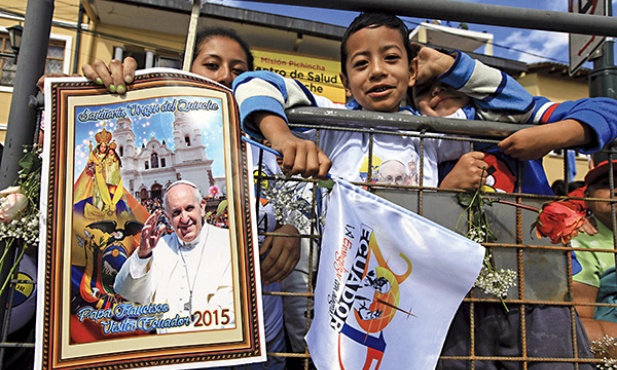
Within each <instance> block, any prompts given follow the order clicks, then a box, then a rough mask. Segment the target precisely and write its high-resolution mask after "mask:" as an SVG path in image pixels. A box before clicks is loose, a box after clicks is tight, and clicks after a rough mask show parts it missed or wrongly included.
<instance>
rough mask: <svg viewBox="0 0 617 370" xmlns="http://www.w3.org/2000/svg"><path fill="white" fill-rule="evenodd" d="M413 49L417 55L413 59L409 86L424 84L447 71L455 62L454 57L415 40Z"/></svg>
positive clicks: (412, 45)
mask: <svg viewBox="0 0 617 370" xmlns="http://www.w3.org/2000/svg"><path fill="white" fill-rule="evenodd" d="M411 47H412V49H414V50H415V51H416V52H417V56H416V57H415V58H413V59H412V61H411V67H412V77H411V81H410V83H409V86H414V85H416V84H423V83H425V82H427V81H429V80H430V79H432V78H435V77H437V76H439V75H440V74H442V73H444V72H446V71H447V70H449V69H450V67H452V64H454V57H452V56H451V55H448V54H444V53H442V52H440V51H437V50H435V49H432V48H429V47H427V46H423V45H420V44H418V43H415V42H413V43H412V44H411Z"/></svg>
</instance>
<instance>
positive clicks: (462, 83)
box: [438, 52, 535, 122]
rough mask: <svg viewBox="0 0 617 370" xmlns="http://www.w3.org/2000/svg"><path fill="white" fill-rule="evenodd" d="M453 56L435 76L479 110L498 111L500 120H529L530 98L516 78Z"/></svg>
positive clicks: (468, 59)
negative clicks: (472, 101) (470, 100)
mask: <svg viewBox="0 0 617 370" xmlns="http://www.w3.org/2000/svg"><path fill="white" fill-rule="evenodd" d="M454 56H455V60H454V62H453V64H452V66H451V67H450V68H449V69H448V70H447V71H446V72H444V73H442V74H441V75H440V76H439V77H438V79H439V80H440V81H441V82H443V83H445V84H447V85H449V86H451V87H453V88H455V89H457V90H459V91H461V92H462V93H464V94H466V95H468V96H469V97H471V98H472V99H473V100H474V104H475V105H476V106H477V107H479V108H480V109H481V110H484V111H497V112H499V120H500V121H512V122H524V121H527V120H528V119H529V118H530V117H531V114H532V112H533V109H534V107H535V105H534V99H533V96H532V95H531V94H529V92H527V90H525V89H524V88H523V87H522V86H521V85H520V84H519V83H518V82H517V81H516V80H515V79H513V78H512V77H510V76H509V75H508V74H506V73H504V72H502V71H500V70H499V69H496V68H493V67H489V66H487V65H485V64H483V63H482V62H480V61H478V60H476V59H473V58H471V57H470V56H468V55H467V54H465V53H462V52H456V53H455V54H454ZM479 114H481V112H479ZM491 120H495V119H491Z"/></svg>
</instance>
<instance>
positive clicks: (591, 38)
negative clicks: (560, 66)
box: [569, 0, 607, 76]
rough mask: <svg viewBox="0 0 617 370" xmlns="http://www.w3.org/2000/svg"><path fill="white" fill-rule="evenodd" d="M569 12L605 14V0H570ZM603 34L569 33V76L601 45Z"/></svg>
mask: <svg viewBox="0 0 617 370" xmlns="http://www.w3.org/2000/svg"><path fill="white" fill-rule="evenodd" d="M569 10H570V13H580V14H590V15H603V16H606V15H607V4H606V0H570V4H569ZM605 38H606V37H605V36H595V35H580V34H572V33H571V34H570V76H572V75H573V74H574V73H576V71H577V70H578V69H579V68H580V67H581V66H582V65H583V64H584V63H585V62H586V61H587V59H588V58H589V56H590V55H591V54H592V53H593V52H594V51H596V49H597V48H598V47H599V46H600V45H602V43H603V42H604V39H605Z"/></svg>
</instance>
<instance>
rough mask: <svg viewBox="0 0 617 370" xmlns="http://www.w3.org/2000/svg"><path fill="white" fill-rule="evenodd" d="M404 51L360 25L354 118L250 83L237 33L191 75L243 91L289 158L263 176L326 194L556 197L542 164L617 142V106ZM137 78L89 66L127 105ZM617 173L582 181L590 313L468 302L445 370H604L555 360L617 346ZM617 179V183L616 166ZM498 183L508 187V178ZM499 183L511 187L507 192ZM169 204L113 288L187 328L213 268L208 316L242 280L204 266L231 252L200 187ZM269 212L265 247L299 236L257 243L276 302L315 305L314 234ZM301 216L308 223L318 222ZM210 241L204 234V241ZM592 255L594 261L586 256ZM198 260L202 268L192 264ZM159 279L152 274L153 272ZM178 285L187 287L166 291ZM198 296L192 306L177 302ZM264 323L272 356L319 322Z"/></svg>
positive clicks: (262, 224) (278, 317)
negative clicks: (392, 121) (387, 188)
mask: <svg viewBox="0 0 617 370" xmlns="http://www.w3.org/2000/svg"><path fill="white" fill-rule="evenodd" d="M407 36H408V29H407V27H406V26H405V24H404V23H403V22H402V21H401V20H400V19H399V18H398V17H396V16H394V15H391V14H383V13H362V14H360V15H359V16H358V17H357V18H356V19H355V20H354V21H353V22H352V23H351V24H350V26H349V27H348V28H347V30H346V32H345V35H344V36H343V39H342V41H341V61H340V62H341V79H342V82H343V85H344V88H345V91H346V96H347V98H348V102H347V104H345V105H340V104H335V103H333V102H331V101H329V100H328V99H326V98H324V97H321V96H317V95H313V94H312V93H310V92H309V91H307V89H306V88H304V86H302V84H301V83H300V82H298V81H296V80H293V79H288V78H284V77H281V76H280V75H278V74H276V73H273V72H269V71H253V69H254V66H253V57H252V55H251V51H250V48H249V45H248V44H247V43H246V42H244V41H243V40H242V39H241V38H240V37H238V35H237V34H236V33H235V32H233V30H229V29H222V28H207V29H205V30H203V31H202V32H201V33H200V34H199V35H198V37H197V41H196V44H195V52H194V60H193V63H192V66H191V71H192V72H194V73H197V74H199V75H201V76H204V77H207V78H209V79H211V80H213V81H215V82H217V83H219V84H221V85H223V86H226V87H227V88H230V89H233V92H234V95H235V97H236V99H237V101H238V106H239V107H240V119H241V125H242V128H243V130H244V131H245V132H246V133H247V134H248V135H250V136H252V137H253V138H255V139H256V140H261V141H264V142H267V144H268V145H269V146H271V147H272V148H273V149H274V150H276V151H278V152H279V153H280V154H281V157H280V158H277V157H275V156H274V155H273V154H270V153H266V152H264V153H261V154H260V155H255V156H254V157H255V158H260V157H261V158H262V161H261V163H257V162H256V163H254V165H255V166H262V171H264V168H265V169H266V170H265V171H264V172H265V173H267V174H268V175H271V176H275V175H278V174H284V175H286V176H301V177H305V178H309V177H314V178H317V179H323V178H326V177H327V176H329V175H331V176H336V177H339V178H343V179H346V180H349V181H354V182H366V183H367V184H374V183H382V184H383V183H386V184H390V185H403V186H407V187H409V186H419V185H422V186H425V187H432V188H443V189H464V190H473V189H477V188H479V187H481V186H483V185H487V186H490V187H493V188H494V189H496V190H498V191H503V192H508V193H510V192H514V191H515V189H517V186H518V184H520V188H521V190H522V192H523V193H528V194H540V195H555V192H554V191H553V189H551V187H550V185H549V184H548V180H547V177H546V174H545V172H544V169H543V167H542V158H543V156H545V155H546V154H548V153H549V152H550V151H552V150H555V149H564V148H568V149H576V150H578V151H579V152H581V153H594V152H597V151H599V150H601V149H602V148H603V147H605V146H606V145H607V144H609V143H611V142H612V141H613V140H614V139H615V138H616V137H617V102H615V101H614V100H612V99H608V98H587V99H581V100H577V101H567V102H551V101H549V100H548V99H547V98H545V97H537V96H532V95H530V94H529V93H528V92H527V91H526V90H525V89H524V88H523V87H522V86H520V84H518V82H516V80H514V79H513V78H512V77H510V76H508V75H507V74H505V73H502V72H500V71H499V70H496V69H494V68H492V67H489V66H486V65H484V64H483V63H481V62H479V61H477V60H474V59H473V58H471V57H470V56H468V55H466V54H465V53H463V52H453V53H443V52H441V51H438V50H435V49H432V48H430V47H426V46H422V45H418V44H412V43H410V42H409V41H408V38H407ZM136 69H137V63H136V62H135V60H134V59H132V58H127V59H125V60H124V61H122V62H121V61H118V60H112V61H111V62H110V63H109V64H107V63H104V62H102V61H96V62H94V63H93V64H92V65H85V66H84V67H83V72H84V75H85V76H86V77H88V78H89V79H91V80H92V81H95V82H96V83H98V84H101V85H105V86H107V87H108V89H109V90H110V91H111V92H113V93H118V94H123V93H125V92H126V91H127V87H126V86H127V84H130V83H132V82H133V80H134V72H135V70H136ZM296 106H316V107H327V108H339V109H351V110H367V111H375V112H386V113H395V112H400V113H402V114H412V115H424V116H432V117H448V118H457V119H463V120H464V119H473V120H485V121H507V122H512V123H527V124H534V125H535V126H534V127H531V128H525V129H522V130H520V131H518V132H516V133H514V134H512V135H510V136H509V137H508V138H506V139H504V140H502V141H500V142H499V143H498V144H484V143H482V144H476V145H474V146H473V150H471V149H472V148H471V146H470V144H469V143H468V142H465V141H461V140H445V139H442V138H434V139H420V138H418V137H414V136H400V135H388V134H385V133H384V134H373V135H369V134H367V133H362V132H353V131H337V130H323V131H322V132H321V133H320V135H319V136H318V137H317V136H316V135H315V132H314V131H311V130H302V129H290V127H289V126H288V121H287V117H286V114H285V110H286V109H287V108H290V107H296ZM369 136H370V139H369ZM253 150H255V151H260V150H261V149H259V148H254V149H253ZM367 161H368V163H378V164H381V168H380V169H379V170H380V171H372V170H371V169H367V168H364V167H363V166H366V163H367ZM610 167H611V166H610V163H601V164H598V165H597V166H596V167H594V168H592V169H591V170H590V172H589V173H588V174H587V176H586V177H585V190H584V191H585V193H584V195H585V196H587V197H590V198H594V201H590V202H588V203H587V208H588V212H589V222H590V223H593V225H594V226H595V228H596V230H597V231H596V232H595V233H594V232H589V233H585V234H581V235H580V236H579V237H578V238H576V239H574V240H573V242H572V244H573V246H576V247H577V248H578V249H577V251H576V255H577V259H578V261H579V262H580V263H581V265H582V271H581V272H579V273H578V274H575V275H574V276H573V280H574V284H573V285H574V288H573V300H574V301H575V302H577V306H576V308H577V311H578V315H574V318H573V316H572V311H571V310H570V308H569V307H568V306H567V305H550V304H534V305H523V306H521V307H511V308H510V311H509V312H508V313H506V312H505V311H504V310H503V307H502V305H501V304H500V303H493V302H488V303H475V304H474V308H473V309H472V307H471V305H470V304H469V303H468V302H463V304H462V305H461V306H460V308H459V311H458V312H457V314H456V316H455V318H454V321H453V322H452V324H451V326H450V331H449V333H448V335H447V337H446V341H445V344H444V347H443V350H442V356H446V357H454V358H453V359H451V358H447V359H441V360H440V361H439V363H438V365H437V368H439V369H471V368H476V369H519V368H529V369H534V370H538V369H574V368H577V369H592V368H593V367H594V365H593V364H592V363H589V362H584V361H583V362H580V363H576V361H574V362H572V363H568V362H567V361H561V362H550V361H543V360H542V359H543V358H544V359H546V358H562V359H569V358H573V357H576V358H578V359H588V358H592V357H593V353H592V352H591V349H590V340H596V339H599V338H601V337H602V336H603V335H611V336H617V326H616V325H615V324H614V322H617V315H616V314H615V313H616V312H617V311H615V307H610V306H604V307H597V308H596V307H594V306H593V305H592V304H593V303H594V302H596V300H597V299H598V300H601V301H602V302H610V303H614V301H615V297H616V295H617V287H616V286H615V285H616V283H615V282H616V281H617V280H616V278H615V255H614V254H613V253H612V252H613V251H614V249H615V247H614V246H615V243H614V238H613V225H614V224H613V217H614V209H613V208H611V204H610V202H609V201H606V200H604V201H603V200H602V199H610V198H611V196H612V194H611V191H610V189H611V188H612V186H613V185H614V181H609V179H610V177H611V176H614V173H612V172H611V170H610ZM613 168H614V170H613V171H615V170H617V162H616V163H615V165H614V167H613ZM488 169H491V172H490V173H489V174H490V175H491V176H487V170H488ZM497 172H502V173H503V174H502V175H501V176H497V175H496V173H497ZM496 177H499V178H506V179H508V181H507V182H506V183H503V182H500V183H498V184H497V183H496V182H495V181H494V179H495V178H496ZM519 177H520V178H519ZM294 191H296V192H298V197H306V196H307V195H306V189H305V188H304V187H295V188H294ZM178 194H180V195H182V196H180V195H178ZM164 197H165V201H164V202H163V205H161V204H146V205H145V206H146V207H147V208H148V209H149V211H151V214H152V216H150V218H148V219H147V220H146V221H145V223H144V225H145V226H144V229H143V231H142V233H141V240H140V244H139V246H138V247H137V248H136V250H135V252H134V253H133V254H132V255H131V256H130V257H129V258H128V259H127V263H125V264H124V265H123V268H122V270H121V271H120V273H119V275H118V277H117V278H116V283H115V285H114V287H115V289H116V291H117V292H118V293H119V294H121V295H122V296H123V297H125V298H130V299H132V300H135V301H136V302H140V303H148V302H152V297H153V296H154V295H157V294H158V298H157V299H161V297H165V298H164V299H168V300H170V301H173V302H174V305H176V304H177V307H176V306H174V310H173V311H172V312H171V313H170V314H176V313H177V312H180V313H183V312H184V313H187V315H189V316H190V314H191V310H192V308H193V307H192V299H193V297H194V296H197V295H198V294H202V293H203V294H205V293H207V292H206V291H205V290H203V289H202V287H201V285H202V284H201V283H200V281H201V279H197V277H198V272H197V271H198V270H199V265H200V264H202V263H206V262H207V263H208V264H211V263H213V264H212V269H217V271H219V270H220V271H219V273H220V275H221V276H223V277H224V278H221V281H225V282H227V283H226V284H221V285H219V286H217V287H208V289H210V290H209V291H208V292H209V293H208V295H209V296H210V297H213V298H212V301H211V302H210V303H211V305H212V306H218V308H219V309H220V308H222V307H232V306H233V304H232V303H230V302H229V300H230V296H229V286H230V283H229V281H228V280H229V276H230V275H229V271H228V269H227V268H228V265H227V264H225V263H224V261H223V260H226V259H227V258H226V256H223V257H221V256H222V255H221V254H220V253H213V254H216V255H217V258H218V257H221V258H222V259H220V258H218V259H216V260H215V259H212V260H211V261H210V260H209V259H208V258H202V256H204V255H210V251H208V252H207V253H206V252H204V251H207V250H208V249H207V248H208V245H207V244H206V241H207V240H208V238H207V237H204V236H203V235H206V234H207V235H210V234H211V235H216V236H217V241H218V245H223V244H225V243H228V241H225V240H224V238H225V237H224V236H222V234H221V235H219V234H217V233H216V231H213V230H215V229H216V228H214V227H212V226H205V225H202V221H200V220H201V219H203V217H204V216H205V205H204V204H203V202H202V201H201V200H203V197H202V196H201V194H199V191H198V190H197V188H196V186H195V185H194V184H191V183H189V182H185V181H184V182H183V181H179V182H177V183H174V184H173V185H172V186H170V187H168V188H167V189H166V193H165V196H164ZM259 197H260V195H259V194H258V198H259ZM597 198H599V199H597ZM267 201H268V200H267V199H262V201H261V202H259V203H260V207H259V230H260V232H269V231H276V232H278V233H282V234H288V235H290V236H289V237H284V236H275V237H272V236H267V237H260V239H259V241H260V254H261V256H262V258H261V276H262V283H263V291H264V292H272V291H279V290H281V289H284V290H286V291H287V290H288V289H289V290H290V291H300V292H301V291H304V292H307V291H310V290H311V287H309V286H308V278H307V276H308V274H309V272H312V271H308V266H309V265H312V263H309V261H308V254H309V250H310V248H309V247H308V246H307V244H306V243H305V240H304V239H302V240H301V239H300V238H297V237H295V236H297V235H298V234H307V233H309V232H308V231H307V230H306V224H302V225H299V224H292V223H290V224H281V223H280V222H278V221H277V220H276V219H275V218H274V217H273V215H272V210H271V208H269V207H268V202H267ZM163 212H164V213H165V214H166V217H167V219H168V220H169V221H170V224H171V227H172V229H173V231H174V233H173V234H172V235H166V236H163V235H162V233H161V231H160V230H159V229H158V220H159V218H160V216H161V213H163ZM301 216H302V217H305V218H307V219H311V217H310V215H301ZM217 226H218V225H217ZM317 229H319V227H317ZM204 230H207V233H202V231H204ZM588 230H589V229H588ZM202 234H203V235H202ZM173 235H177V238H176V237H174V236H173ZM202 241H203V242H202ZM584 248H591V249H593V251H590V252H586V251H584V250H583V249H584ZM598 249H601V250H604V252H602V251H598ZM607 252H608V253H607ZM190 254H193V258H189V255H190ZM157 255H161V256H162V257H157ZM172 259H174V260H178V261H179V262H178V263H180V262H182V261H184V264H183V265H184V267H185V269H184V270H183V269H179V270H177V271H176V272H165V273H164V274H159V275H156V276H154V275H153V273H152V271H154V270H155V268H154V267H155V266H156V267H157V268H162V269H165V267H164V266H163V264H160V263H159V264H157V261H161V260H167V261H169V260H172ZM206 260H208V261H206ZM187 261H192V262H191V263H187ZM150 264H151V265H152V267H151V268H149V269H148V270H147V271H146V266H147V265H148V266H149V265H150ZM161 266H162V267H161ZM226 267H227V268H226ZM191 269H192V270H191ZM153 276H154V277H153ZM152 278H155V279H157V280H161V281H162V282H164V283H165V286H162V287H161V288H158V285H157V284H151V283H150V282H147V281H148V280H147V279H152ZM170 281H175V282H176V284H172V285H169V284H168V283H169V282H170ZM184 281H186V282H188V284H184ZM143 284H147V287H148V288H147V289H145V288H140V287H143V286H145V285H143ZM185 285H186V287H187V289H185V290H186V291H184V290H182V291H178V290H174V289H170V288H169V287H170V286H185ZM281 286H283V287H284V288H281ZM157 289H161V291H158V292H157ZM204 289H205V288H204ZM172 296H173V297H172ZM600 298H601V299H600ZM590 303H591V305H590ZM586 304H587V305H586ZM594 311H595V312H594ZM264 316H265V331H266V342H267V344H266V346H267V351H268V352H269V353H274V352H277V353H278V352H285V351H293V352H303V351H304V349H303V348H302V343H303V336H304V334H305V333H306V321H305V320H306V317H307V316H310V312H308V311H307V305H306V298H301V297H300V298H295V297H292V299H290V300H283V299H282V298H281V296H279V295H272V294H268V293H266V294H265V295H264ZM579 317H580V319H579ZM521 320H524V322H523V324H524V327H525V333H521V327H522V326H521ZM472 323H473V324H472ZM470 328H474V329H475V334H473V335H472V333H471V329H470ZM571 330H574V332H572V331H571ZM472 338H473V339H472ZM524 338H526V339H524ZM523 339H524V340H523ZM472 345H474V348H472ZM472 355H473V356H486V357H489V358H498V359H484V360H482V359H481V358H480V359H477V360H476V361H473V363H472V361H470V360H468V359H466V358H465V357H469V356H472ZM524 356H528V357H530V358H536V359H537V361H531V362H529V363H527V364H526V367H523V365H522V364H521V362H520V361H518V360H514V359H510V360H508V357H514V358H518V359H520V358H521V357H524ZM461 358H463V359H461ZM292 362H293V361H292V360H290V361H287V363H286V361H285V359H284V358H282V357H277V356H268V361H267V362H266V363H258V364H252V365H250V366H249V367H248V368H250V369H266V368H267V369H281V370H282V369H285V368H286V367H287V368H292V365H293V364H292ZM242 368H245V367H242Z"/></svg>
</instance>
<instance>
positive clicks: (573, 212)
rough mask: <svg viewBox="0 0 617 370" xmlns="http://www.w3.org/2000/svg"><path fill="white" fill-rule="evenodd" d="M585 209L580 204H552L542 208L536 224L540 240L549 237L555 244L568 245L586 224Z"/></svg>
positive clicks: (567, 202)
mask: <svg viewBox="0 0 617 370" xmlns="http://www.w3.org/2000/svg"><path fill="white" fill-rule="evenodd" d="M585 215H586V214H585V209H584V208H583V207H581V205H580V203H578V202H571V201H560V202H551V203H548V204H546V205H545V206H544V207H542V210H541V211H540V214H539V215H538V219H537V220H536V222H535V223H534V226H535V228H536V235H537V236H538V237H539V238H542V237H548V238H550V239H551V243H553V244H559V243H562V244H564V245H565V244H568V242H570V239H572V238H574V237H575V236H576V235H578V229H580V228H581V226H583V224H584V223H585Z"/></svg>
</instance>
